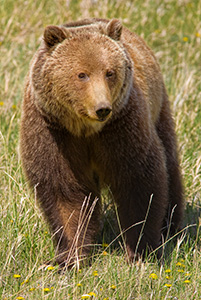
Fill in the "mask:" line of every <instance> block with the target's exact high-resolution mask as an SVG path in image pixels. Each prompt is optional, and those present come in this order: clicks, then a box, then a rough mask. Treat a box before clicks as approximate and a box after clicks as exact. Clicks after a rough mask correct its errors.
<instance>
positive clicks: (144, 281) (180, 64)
mask: <svg viewBox="0 0 201 300" xmlns="http://www.w3.org/2000/svg"><path fill="white" fill-rule="evenodd" d="M0 7H1V10H0V59H1V62H0V74H1V75H0V76H1V77H0V78H1V79H0V297H1V298H2V299H75V300H79V299H82V298H81V297H82V295H83V294H88V293H90V292H94V293H95V294H96V295H94V296H92V295H90V299H100V300H103V299H119V300H120V299H121V300H122V299H123V300H124V299H125V300H127V299H130V300H131V299H138V300H140V299H154V300H156V299H201V277H200V270H201V250H200V248H201V234H200V226H201V218H200V211H201V209H200V207H201V188H200V186H201V100H200V99H201V80H200V78H201V63H200V62H201V51H200V49H201V48H200V47H201V3H200V1H199V0H194V1H176V0H168V1H163V0H157V1H152V0H145V1H140V0H136V1H120V0H119V1H118V0H111V1H109V0H108V1H107V0H99V1H90V0H85V1H84V0H83V1H80V0H79V1H78V0H74V1H62V0H58V1H56V0H54V1H50V0H40V1H39V0H36V1H32V0H28V1H22V0H18V1H14V0H7V1H2V0H1V1H0ZM87 16H95V17H107V18H112V17H116V18H120V19H121V20H122V22H123V23H124V24H125V25H126V26H127V27H128V28H129V29H130V30H133V31H135V32H136V33H138V34H139V35H140V36H142V37H143V38H144V39H145V40H146V41H147V43H148V45H149V46H150V47H151V48H152V49H153V50H154V52H155V54H156V56H157V58H158V60H159V63H160V65H161V69H162V71H163V74H164V79H165V82H166V86H167V91H168V94H169V97H170V101H171V105H172V109H173V114H174V117H175V123H176V131H177V135H178V147H179V155H180V160H181V168H182V174H183V179H184V186H185V199H186V214H185V226H186V228H187V229H186V230H185V231H184V236H181V237H180V239H179V240H178V243H177V245H176V247H175V248H174V249H173V248H172V244H171V242H168V243H167V249H166V256H165V258H164V264H162V265H159V264H158V263H157V262H156V261H154V260H152V259H147V260H146V261H145V263H140V262H138V263H136V264H133V265H129V264H127V263H126V259H125V254H124V251H123V250H122V247H121V241H119V242H117V243H116V244H117V245H120V246H119V247H118V248H116V247H115V243H111V242H112V239H113V238H114V234H110V235H109V234H108V232H109V233H110V232H112V225H111V220H110V214H109V212H108V210H107V211H105V212H104V219H105V223H106V224H105V233H104V235H103V236H104V242H105V243H108V244H110V243H111V244H110V246H107V247H106V248H105V247H103V246H102V245H101V244H102V242H101V243H100V245H97V246H96V247H95V249H94V250H93V253H92V257H91V264H89V265H87V266H84V267H83V268H82V269H81V270H80V271H78V272H77V271H76V270H74V269H73V270H71V271H68V272H65V273H64V274H58V272H57V268H56V267H55V268H54V269H51V270H48V269H47V268H46V267H45V265H44V264H45V261H47V260H49V259H53V258H54V248H53V244H52V238H51V234H50V232H49V230H48V228H47V225H46V223H45V221H44V219H43V217H42V214H41V212H40V211H39V209H38V206H37V204H36V201H35V197H34V195H33V194H32V193H31V192H30V191H29V189H28V185H27V183H26V181H25V178H24V176H23V173H22V169H21V162H20V158H19V151H18V143H19V140H18V139H19V123H20V114H21V101H22V98H23V84H24V77H25V76H26V73H27V71H28V67H29V62H30V60H31V57H32V56H33V54H34V52H35V50H36V49H37V47H38V45H39V43H40V36H41V35H42V33H43V30H44V27H45V26H46V25H48V24H62V23H65V22H67V21H70V20H76V19H79V18H83V17H87ZM106 198H107V197H106ZM109 207H110V205H109ZM109 236H113V238H112V239H111V238H109ZM168 249H170V250H169V251H168ZM167 270H171V271H170V272H167ZM94 271H97V272H94ZM16 275H20V277H19V276H18V278H16ZM20 297H22V298H20Z"/></svg>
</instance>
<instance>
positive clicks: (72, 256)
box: [36, 184, 100, 267]
mask: <svg viewBox="0 0 201 300" xmlns="http://www.w3.org/2000/svg"><path fill="white" fill-rule="evenodd" d="M36 189H37V197H38V198H39V201H40V204H41V206H42V209H43V212H44V213H45V216H46V218H47V221H48V223H49V226H50V229H51V231H52V233H53V238H54V243H55V248H56V257H55V260H56V262H57V263H58V264H59V266H60V267H64V266H67V267H68V266H72V265H73V264H75V263H77V265H78V267H79V264H80V263H81V262H82V261H83V260H84V258H86V257H87V255H88V254H89V252H90V250H91V245H92V243H93V241H94V237H95V235H96V233H97V230H98V228H99V215H100V213H99V210H100V200H99V198H97V197H95V196H94V195H93V194H89V195H88V196H86V195H85V194H84V193H83V192H81V191H78V190H77V191H73V192H72V191H71V192H70V191H69V195H68V197H67V196H66V197H62V195H61V194H60V192H59V191H58V190H57V191H55V190H54V189H52V190H51V188H50V187H49V188H48V189H47V188H45V189H44V185H41V188H40V184H39V185H38V186H37V187H36ZM47 190H48V195H49V196H48V201H44V200H45V199H46V200H47V197H46V195H44V191H46V192H45V194H47ZM50 192H51V193H50Z"/></svg>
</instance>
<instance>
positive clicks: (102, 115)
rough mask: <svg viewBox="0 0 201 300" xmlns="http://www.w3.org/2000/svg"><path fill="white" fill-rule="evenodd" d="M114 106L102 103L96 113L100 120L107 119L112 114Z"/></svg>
mask: <svg viewBox="0 0 201 300" xmlns="http://www.w3.org/2000/svg"><path fill="white" fill-rule="evenodd" d="M111 112H112V107H111V106H109V105H104V104H101V105H99V107H97V108H96V115H97V117H98V120H99V121H105V120H106V118H107V117H108V116H109V115H110V114H111Z"/></svg>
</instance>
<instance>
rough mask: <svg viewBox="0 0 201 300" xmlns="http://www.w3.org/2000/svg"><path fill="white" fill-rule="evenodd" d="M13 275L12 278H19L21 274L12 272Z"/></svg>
mask: <svg viewBox="0 0 201 300" xmlns="http://www.w3.org/2000/svg"><path fill="white" fill-rule="evenodd" d="M13 277H14V278H20V277H21V275H20V274H14V275H13Z"/></svg>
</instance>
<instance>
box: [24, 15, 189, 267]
mask: <svg viewBox="0 0 201 300" xmlns="http://www.w3.org/2000/svg"><path fill="white" fill-rule="evenodd" d="M105 112H108V113H107V115H106V114H105ZM102 114H104V115H103V117H102ZM21 156H22V162H23V167H24V170H25V172H26V175H27V178H28V180H29V182H30V184H31V186H32V187H34V186H35V187H36V193H37V198H38V200H39V202H40V204H41V206H42V209H43V211H44V213H45V215H46V218H47V220H48V222H49V224H50V227H51V229H52V231H53V233H54V236H55V241H56V244H57V248H58V259H57V261H58V262H59V263H61V264H62V263H65V262H66V263H71V262H72V261H74V259H75V258H74V256H75V255H76V254H77V253H78V255H80V256H81V255H86V254H87V253H88V251H89V247H88V245H89V244H91V243H92V242H93V239H94V236H95V235H96V234H97V231H98V229H99V217H100V213H101V212H100V207H101V203H100V193H101V188H102V187H103V186H104V185H106V186H110V189H111V191H112V194H113V197H114V200H115V201H116V203H117V207H118V213H119V217H120V222H121V227H122V229H123V230H124V231H125V240H126V246H127V250H128V254H129V259H130V260H133V259H134V258H135V257H136V254H137V253H138V254H139V255H144V253H145V249H148V250H149V251H152V250H154V249H156V248H157V247H158V246H159V245H160V242H161V234H162V231H163V227H164V226H166V220H167V219H168V216H169V214H170V213H171V211H172V210H173V209H174V213H173V218H172V220H171V221H172V224H171V229H172V231H175V230H177V229H178V228H179V227H180V226H181V220H182V214H183V199H182V185H181V178H180V171H179V166H178V159H177V150H176V138H175V132H174V123H173V120H172V116H171V112H170V108H169V102H168V97H167V95H166V91H165V87H164V83H163V78H162V75H161V72H160V69H159V66H158V63H157V62H156V59H155V57H154V55H153V53H152V52H151V50H150V49H149V48H148V47H147V46H146V44H145V43H144V41H143V40H142V39H141V38H139V37H138V36H137V35H136V34H134V33H131V32H130V31H129V30H127V29H126V28H122V26H121V23H120V22H119V21H118V20H111V21H107V20H101V19H87V20H83V21H80V22H74V23H69V24H66V25H65V26H61V27H57V26H48V27H47V28H46V30H45V33H44V38H43V41H42V43H41V46H40V48H39V50H38V51H37V52H36V55H35V56H34V58H33V61H32V63H31V67H30V72H29V74H28V77H27V82H26V87H25V95H24V102H23V115H22V123H21ZM86 198H88V201H89V203H88V206H86V205H85V206H84V205H83V202H84V200H85V199H86ZM94 199H98V201H97V202H96V205H95V208H94V210H93V213H92V214H91V217H90V218H89V216H88V215H87V214H89V213H90V207H91V206H92V203H93V201H94ZM150 199H152V201H151V203H150ZM149 206H150V207H149ZM83 210H85V215H86V217H87V218H86V219H85V223H84V221H83V220H81V219H80V218H81V217H80V216H81V215H82V213H83ZM147 212H148V216H147V219H146V222H145V224H144V225H142V224H143V223H142V222H143V221H144V220H145V217H146V214H147ZM80 222H81V225H83V226H81V228H80ZM138 222H139V224H137V223H138ZM134 224H137V225H135V226H133V225H134ZM130 227H131V228H130ZM128 228H130V229H128ZM78 229H79V230H78ZM142 229H143V233H142V236H141V238H140V240H139V236H140V233H141V230H142ZM78 231H79V234H78Z"/></svg>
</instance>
